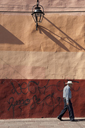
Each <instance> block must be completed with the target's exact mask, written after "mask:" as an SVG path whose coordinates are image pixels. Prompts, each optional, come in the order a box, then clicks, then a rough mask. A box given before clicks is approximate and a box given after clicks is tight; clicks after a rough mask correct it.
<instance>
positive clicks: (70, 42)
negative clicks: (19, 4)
mask: <svg viewBox="0 0 85 128" xmlns="http://www.w3.org/2000/svg"><path fill="white" fill-rule="evenodd" d="M44 19H45V20H47V21H48V22H49V23H50V24H51V25H53V26H54V27H55V28H56V29H58V30H59V31H60V32H61V33H63V34H64V35H65V36H66V38H67V39H68V41H69V42H68V41H66V42H68V43H69V44H70V45H72V46H73V43H75V45H76V46H77V47H76V49H79V50H85V48H83V47H82V46H81V45H79V44H78V43H77V42H76V41H74V40H73V39H72V38H71V37H69V36H68V35H67V34H66V33H64V32H63V31H62V30H60V29H59V28H58V27H57V26H56V25H55V24H53V23H52V22H51V21H50V20H48V19H47V18H46V17H44ZM74 47H75V46H74Z"/></svg>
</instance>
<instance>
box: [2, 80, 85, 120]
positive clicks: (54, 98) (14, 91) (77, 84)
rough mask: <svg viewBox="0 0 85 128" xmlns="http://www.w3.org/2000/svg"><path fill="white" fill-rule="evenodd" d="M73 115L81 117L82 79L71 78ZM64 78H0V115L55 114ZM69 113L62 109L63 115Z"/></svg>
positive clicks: (83, 103)
mask: <svg viewBox="0 0 85 128" xmlns="http://www.w3.org/2000/svg"><path fill="white" fill-rule="evenodd" d="M72 81H73V83H74V84H73V89H72V99H71V100H72V104H73V109H74V114H75V117H85V80H78V79H77V80H72ZM66 82H67V80H63V79H59V80H56V79H55V80H42V79H41V80H38V79H36V80H35V79H34V80H31V79H30V80H29V79H28V80H25V79H24V80H17V79H13V80H11V79H1V80H0V119H8V118H47V117H57V116H58V114H59V113H60V111H61V110H62V108H63V105H64V104H63V88H64V86H65V83H66ZM68 116H69V114H68V112H66V114H65V117H68Z"/></svg>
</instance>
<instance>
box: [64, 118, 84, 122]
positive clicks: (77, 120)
mask: <svg viewBox="0 0 85 128" xmlns="http://www.w3.org/2000/svg"><path fill="white" fill-rule="evenodd" d="M62 120H63V121H70V119H64V118H63V119H62ZM79 121H85V119H82V118H81V119H78V118H77V119H75V121H74V122H79Z"/></svg>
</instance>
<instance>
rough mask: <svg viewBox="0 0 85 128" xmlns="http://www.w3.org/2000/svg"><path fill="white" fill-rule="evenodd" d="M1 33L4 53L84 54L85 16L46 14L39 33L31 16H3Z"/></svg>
mask: <svg viewBox="0 0 85 128" xmlns="http://www.w3.org/2000/svg"><path fill="white" fill-rule="evenodd" d="M23 19H24V20H23ZM0 32H1V34H0V50H4V51H42V52H44V51H45V52H47V51H49V52H79V51H82V52H83V51H85V15H84V14H81V15H78V14H75V15H72V14H46V15H45V17H44V19H43V22H42V23H41V24H39V28H38V30H37V31H36V27H35V23H34V21H33V19H32V17H31V15H20V14H17V15H16V14H14V15H13V14H4V13H0Z"/></svg>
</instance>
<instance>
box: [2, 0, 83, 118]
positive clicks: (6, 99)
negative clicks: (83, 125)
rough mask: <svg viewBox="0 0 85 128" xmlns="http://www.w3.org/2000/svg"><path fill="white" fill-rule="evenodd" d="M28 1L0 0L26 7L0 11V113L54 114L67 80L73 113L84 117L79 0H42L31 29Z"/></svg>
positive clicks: (15, 115)
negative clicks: (37, 20) (38, 16)
mask: <svg viewBox="0 0 85 128" xmlns="http://www.w3.org/2000/svg"><path fill="white" fill-rule="evenodd" d="M33 2H34V1H32V2H30V1H29V0H28V1H24V2H22V1H21V0H19V1H18V2H17V1H15V2H14V3H13V1H12V0H6V1H5V2H4V0H2V1H1V5H0V10H1V11H5V10H8V11H27V5H28V6H29V8H28V11H29V12H28V13H10V12H8V13H6V12H0V103H1V105H0V118H1V119H4V118H33V117H35V118H36V117H38V118H41V117H57V116H58V114H59V113H60V111H61V110H62V108H63V98H62V93H63V92H62V91H63V87H64V86H65V83H66V82H67V80H72V81H73V83H74V85H73V89H72V103H73V108H74V114H75V116H76V117H85V100H84V96H85V64H84V63H85V13H84V12H76V10H77V11H78V9H79V11H82V10H83V9H84V3H83V2H84V1H83V2H81V1H76V0H74V1H68V2H66V0H64V1H63V2H62V1H58V0H56V1H55V0H53V2H52V1H46V4H45V3H44V1H43V0H42V2H40V3H41V4H42V5H43V6H45V9H46V11H48V13H46V14H45V17H44V19H43V22H42V23H41V24H39V27H38V30H37V31H36V27H35V23H34V21H33V19H32V17H31V13H30V9H31V8H32V6H33V5H34V3H33ZM27 3H28V4H27ZM21 7H22V8H21ZM56 7H57V8H56ZM72 7H73V8H72ZM72 9H73V10H72ZM70 10H72V11H74V12H67V13H66V12H65V11H70ZM52 11H64V12H63V13H57V12H56V13H53V12H52ZM67 116H68V112H67V113H66V114H65V117H67Z"/></svg>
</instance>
